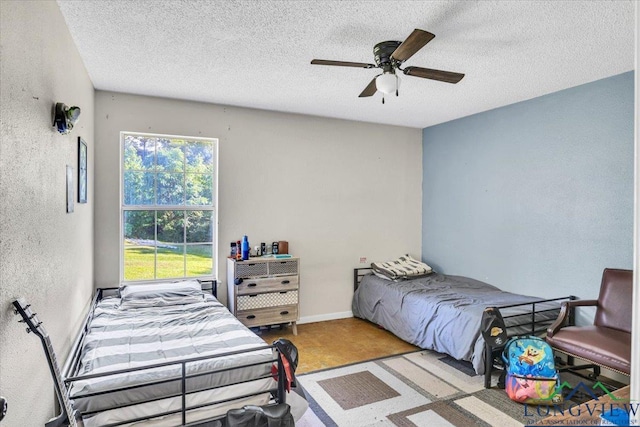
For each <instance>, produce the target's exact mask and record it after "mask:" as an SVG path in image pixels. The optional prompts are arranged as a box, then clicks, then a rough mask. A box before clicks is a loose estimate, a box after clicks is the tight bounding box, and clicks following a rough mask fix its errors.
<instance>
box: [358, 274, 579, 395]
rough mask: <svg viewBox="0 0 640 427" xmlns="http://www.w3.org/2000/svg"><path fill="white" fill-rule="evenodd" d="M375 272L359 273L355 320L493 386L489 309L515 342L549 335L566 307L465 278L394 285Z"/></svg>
mask: <svg viewBox="0 0 640 427" xmlns="http://www.w3.org/2000/svg"><path fill="white" fill-rule="evenodd" d="M371 273H372V269H370V268H360V269H355V270H354V291H355V292H354V297H353V303H352V311H353V314H354V316H356V317H360V318H363V319H366V320H368V321H370V322H373V323H376V324H378V325H380V326H382V327H383V328H385V329H386V330H388V331H390V332H392V333H393V334H394V335H396V336H398V337H399V338H401V339H403V340H405V341H407V342H409V343H411V344H414V345H416V346H418V347H420V348H423V349H428V350H434V351H437V352H440V353H444V354H447V355H449V356H451V357H453V358H455V359H458V360H463V361H468V362H470V363H471V364H472V366H473V369H474V370H475V372H476V373H477V374H484V375H485V387H489V385H490V378H491V377H490V374H491V369H492V366H493V356H494V351H495V350H496V349H495V348H492V347H491V346H489V345H487V344H486V343H485V340H484V338H483V336H482V333H481V330H480V327H481V319H482V315H483V312H484V311H485V309H486V308H488V307H496V308H498V309H499V310H500V313H501V314H502V317H503V318H504V321H505V326H506V330H507V333H508V335H509V336H515V335H536V334H540V333H543V332H545V331H546V328H547V326H549V325H550V324H551V323H552V322H553V321H554V320H555V319H556V318H557V317H558V314H559V311H560V305H561V303H562V302H563V301H566V300H569V299H573V297H563V298H554V299H546V300H545V299H542V298H536V297H531V296H526V295H518V294H513V293H509V292H504V291H501V290H500V289H498V288H496V287H495V286H492V285H489V284H487V283H484V282H481V281H478V280H474V279H471V278H468V277H462V276H450V275H444V274H438V273H433V272H432V273H430V274H426V275H420V276H419V277H417V278H407V279H405V280H399V281H393V280H390V279H388V278H383V277H379V276H376V275H374V274H371Z"/></svg>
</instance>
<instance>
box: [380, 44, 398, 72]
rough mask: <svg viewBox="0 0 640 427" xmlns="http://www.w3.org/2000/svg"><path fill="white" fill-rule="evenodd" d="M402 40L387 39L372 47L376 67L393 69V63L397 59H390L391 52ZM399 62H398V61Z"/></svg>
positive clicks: (387, 70)
mask: <svg viewBox="0 0 640 427" xmlns="http://www.w3.org/2000/svg"><path fill="white" fill-rule="evenodd" d="M401 44H402V42H399V41H396V40H389V41H386V42H380V43H378V44H377V45H375V46H374V47H373V56H374V58H375V60H376V64H378V67H380V68H382V69H383V70H384V71H385V72H389V71H392V70H393V68H394V67H393V63H394V62H395V63H398V62H397V61H395V60H393V59H391V54H392V53H393V52H395V50H396V49H397V48H398V46H400V45H401ZM398 64H399V63H398Z"/></svg>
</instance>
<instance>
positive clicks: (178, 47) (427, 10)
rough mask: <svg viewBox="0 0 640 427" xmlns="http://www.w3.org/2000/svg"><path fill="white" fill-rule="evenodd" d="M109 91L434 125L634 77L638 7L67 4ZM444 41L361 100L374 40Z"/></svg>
mask: <svg viewBox="0 0 640 427" xmlns="http://www.w3.org/2000/svg"><path fill="white" fill-rule="evenodd" d="M58 4H59V5H60V9H61V10H62V13H63V15H64V17H65V19H66V22H67V24H68V26H69V30H70V32H71V35H72V36H73V38H74V40H75V42H76V44H77V46H78V50H79V51H80V55H81V56H82V58H83V60H84V63H85V65H86V68H87V71H88V72H89V75H90V77H91V80H92V81H93V84H94V86H95V87H96V89H101V90H109V91H118V92H127V93H134V94H142V95H151V96H159V97H168V98H178V99H187V100H195V101H203V102H210V103H215V104H224V105H235V106H243V107H253V108H260V109H267V110H275V111H285V112H293V113H302V114H312V115H318V116H326V117H337V118H343V119H350V120H360V121H366V122H376V123H385V124H394V125H401V126H410V127H417V128H424V127H427V126H431V125H434V124H437V123H442V122H445V121H449V120H452V119H456V118H459V117H463V116H468V115H470V114H474V113H478V112H481V111H486V110H489V109H492V108H496V107H499V106H503V105H507V104H512V103H514V102H518V101H522V100H525V99H530V98H533V97H536V96H540V95H544V94H547V93H551V92H555V91H558V90H561V89H565V88H568V87H572V86H576V85H579V84H583V83H587V82H591V81H594V80H598V79H601V78H604V77H608V76H612V75H615V74H619V73H623V72H626V71H630V70H632V69H633V64H634V5H633V2H632V1H442V2H440V1H361V0H360V1H308V2H307V1H276V0H272V1H260V2H258V1H226V0H222V1H187V0H182V1H179V0H164V1H139V0H138V1H109V0H100V1H98V0H92V1H86V0H84V1H70V0H58ZM414 28H420V29H424V30H427V31H429V32H431V33H434V34H435V35H436V37H435V39H433V40H432V41H431V42H430V43H429V44H427V45H426V46H425V47H424V48H423V49H422V50H420V51H419V52H418V53H416V54H415V55H414V56H413V57H412V58H410V59H409V60H407V61H406V62H405V64H403V65H404V66H410V65H413V66H419V67H425V68H436V69H441V70H447V71H455V72H461V73H465V74H466V76H465V78H464V79H463V80H462V81H461V82H460V83H458V84H449V83H442V82H438V81H433V80H426V79H422V78H418V77H410V76H405V75H401V77H400V78H401V85H400V96H399V97H397V98H396V97H395V96H394V97H389V98H387V102H386V103H385V104H384V105H383V104H382V103H381V95H380V93H377V94H376V95H374V96H373V97H371V98H358V95H359V94H360V92H361V91H362V90H363V89H364V88H365V86H366V85H367V84H368V83H369V81H370V80H371V79H372V78H373V77H374V76H375V75H376V74H378V71H379V70H378V69H361V68H346V67H329V66H320V65H310V61H311V59H313V58H319V59H330V60H340V61H355V62H367V63H369V62H373V53H372V49H373V46H374V44H376V43H378V42H380V41H385V40H400V41H402V40H404V39H405V38H406V37H407V36H408V35H409V34H410V33H411V31H412V30H413V29H414Z"/></svg>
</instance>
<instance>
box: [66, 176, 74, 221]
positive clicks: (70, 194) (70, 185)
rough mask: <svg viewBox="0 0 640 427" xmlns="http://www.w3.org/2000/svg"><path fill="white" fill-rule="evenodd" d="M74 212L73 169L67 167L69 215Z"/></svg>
mask: <svg viewBox="0 0 640 427" xmlns="http://www.w3.org/2000/svg"><path fill="white" fill-rule="evenodd" d="M71 212H73V167H72V166H69V165H67V213H71Z"/></svg>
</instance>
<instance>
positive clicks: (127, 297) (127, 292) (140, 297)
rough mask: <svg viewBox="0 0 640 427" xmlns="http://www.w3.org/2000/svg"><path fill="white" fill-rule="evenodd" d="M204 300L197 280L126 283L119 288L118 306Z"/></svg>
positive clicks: (138, 306)
mask: <svg viewBox="0 0 640 427" xmlns="http://www.w3.org/2000/svg"><path fill="white" fill-rule="evenodd" d="M202 301H204V292H202V287H201V286H200V282H198V281H197V280H181V281H178V282H157V283H146V284H126V285H123V286H122V287H121V288H120V308H123V309H126V308H140V307H153V306H167V305H184V304H192V303H194V302H202Z"/></svg>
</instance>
